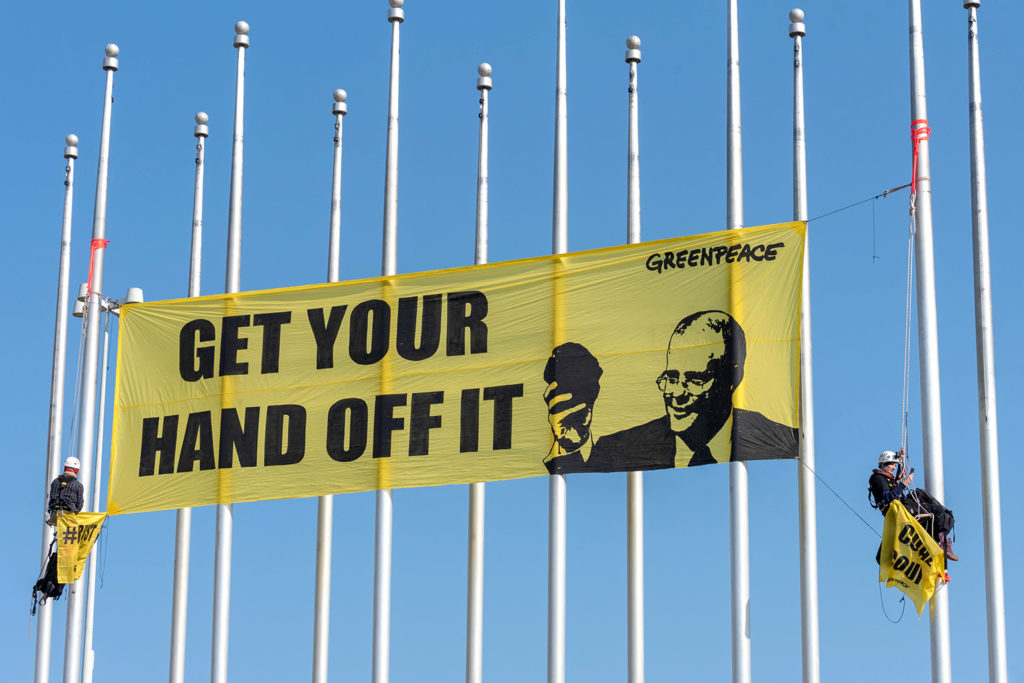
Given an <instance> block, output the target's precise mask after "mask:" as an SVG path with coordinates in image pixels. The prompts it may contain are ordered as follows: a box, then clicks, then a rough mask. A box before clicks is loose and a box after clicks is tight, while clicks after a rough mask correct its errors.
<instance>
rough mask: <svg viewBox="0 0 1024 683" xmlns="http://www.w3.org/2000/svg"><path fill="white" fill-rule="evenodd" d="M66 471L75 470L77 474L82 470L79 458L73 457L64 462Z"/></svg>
mask: <svg viewBox="0 0 1024 683" xmlns="http://www.w3.org/2000/svg"><path fill="white" fill-rule="evenodd" d="M64 469H66V470H75V471H76V472H77V471H78V470H80V469H82V463H80V462H78V458H76V457H75V456H73V455H72V456H71V457H70V458H68V459H67V460H65V461H64Z"/></svg>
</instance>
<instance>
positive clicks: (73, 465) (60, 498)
mask: <svg viewBox="0 0 1024 683" xmlns="http://www.w3.org/2000/svg"><path fill="white" fill-rule="evenodd" d="M81 467H82V464H81V463H80V462H78V458H76V457H75V456H71V457H69V458H68V459H67V460H65V461H64V474H62V475H60V476H59V477H57V478H56V479H54V480H53V481H52V482H50V498H49V502H48V503H47V505H46V512H47V514H48V515H49V517H48V518H47V520H46V523H47V524H49V525H51V526H52V525H54V524H56V523H57V514H58V513H60V512H74V513H76V514H77V513H79V512H81V511H82V504H83V503H84V501H85V496H84V491H83V489H82V482H80V481H78V470H80V469H81Z"/></svg>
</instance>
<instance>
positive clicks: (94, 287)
mask: <svg viewBox="0 0 1024 683" xmlns="http://www.w3.org/2000/svg"><path fill="white" fill-rule="evenodd" d="M104 52H105V53H106V57H105V58H104V59H103V70H104V71H106V72H107V74H106V76H107V78H106V81H107V82H106V88H105V90H104V94H103V120H102V124H101V128H100V150H99V162H98V165H97V170H96V203H95V205H94V209H93V218H92V240H93V241H92V249H91V259H92V261H91V264H90V266H91V267H90V274H91V277H90V281H89V292H88V297H87V299H86V314H85V315H86V318H85V321H84V322H85V340H84V344H85V350H84V352H83V354H82V375H81V384H80V386H79V392H80V393H79V413H78V429H79V433H78V449H77V456H78V460H79V461H80V462H81V464H82V469H81V482H82V490H83V498H84V499H85V500H84V507H85V508H88V507H89V500H90V494H91V491H90V490H89V483H90V480H89V474H90V472H89V469H90V468H89V461H90V459H91V457H92V454H93V445H94V443H95V437H96V375H97V364H98V363H97V361H98V359H97V356H98V351H99V334H100V292H102V291H103V252H104V249H103V245H105V244H106V240H105V238H104V236H105V235H106V231H107V170H108V167H109V164H110V114H111V108H112V106H113V102H114V72H115V71H117V67H118V61H117V55H118V53H119V52H120V50H119V49H118V47H117V45H114V44H113V43H110V44H109V45H107V47H106V48H105V50H104ZM82 588H83V582H82V579H79V580H78V581H75V582H74V583H73V584H71V594H70V595H69V596H68V624H67V631H66V635H65V639H64V683H78V681H79V677H80V674H81V667H82Z"/></svg>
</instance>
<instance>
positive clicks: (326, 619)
mask: <svg viewBox="0 0 1024 683" xmlns="http://www.w3.org/2000/svg"><path fill="white" fill-rule="evenodd" d="M347 97H348V94H347V93H346V92H345V91H344V90H341V89H338V90H335V91H334V105H333V107H332V111H333V113H334V174H333V180H332V182H331V223H330V231H329V234H328V245H327V281H328V282H337V281H338V277H339V271H340V269H341V263H340V261H341V133H342V121H343V119H344V118H345V115H346V114H347V113H348V105H347V104H345V99H346V98H347ZM333 540H334V496H320V497H319V498H317V501H316V589H315V592H314V597H313V681H314V683H327V660H328V652H329V635H330V630H331V545H332V542H333Z"/></svg>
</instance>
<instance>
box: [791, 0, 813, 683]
mask: <svg viewBox="0 0 1024 683" xmlns="http://www.w3.org/2000/svg"><path fill="white" fill-rule="evenodd" d="M789 21H790V22H791V23H790V25H789V37H790V38H792V39H793V220H797V221H806V220H807V137H806V134H805V130H806V129H805V128H804V53H803V37H804V36H805V35H806V34H807V28H806V27H805V26H804V23H803V21H804V11H803V10H801V9H794V10H793V11H792V12H790V13H789ZM808 247H809V239H808V240H805V241H804V266H803V268H804V271H803V284H802V292H801V297H800V300H801V304H800V461H801V462H802V463H803V465H800V464H797V468H796V472H797V482H798V486H799V490H800V627H801V634H802V640H801V644H802V646H803V648H802V651H803V676H804V678H803V680H804V683H818V681H820V680H821V662H820V654H819V650H820V647H819V642H818V528H817V503H816V499H815V490H814V382H813V379H812V375H811V370H812V366H811V265H810V258H811V256H810V250H809V249H808Z"/></svg>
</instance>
